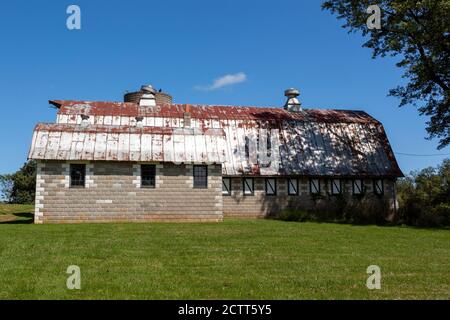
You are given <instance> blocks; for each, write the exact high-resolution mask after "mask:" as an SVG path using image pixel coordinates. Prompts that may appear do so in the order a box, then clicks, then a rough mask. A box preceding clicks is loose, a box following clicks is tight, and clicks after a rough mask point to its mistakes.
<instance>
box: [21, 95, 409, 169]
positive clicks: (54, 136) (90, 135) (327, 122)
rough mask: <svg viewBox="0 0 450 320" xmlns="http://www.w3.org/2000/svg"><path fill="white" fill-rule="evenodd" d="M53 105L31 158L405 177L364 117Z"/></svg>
mask: <svg viewBox="0 0 450 320" xmlns="http://www.w3.org/2000/svg"><path fill="white" fill-rule="evenodd" d="M50 103H51V104H53V105H54V106H56V107H57V108H58V109H59V110H58V115H57V123H56V124H38V125H37V126H36V128H35V130H34V135H33V143H32V147H31V150H30V153H29V158H31V159H45V160H99V161H143V162H152V161H168V162H176V163H180V162H183V163H222V164H223V166H222V168H223V175H263V176H276V175H302V176H338V177H354V176H358V177H400V176H402V172H401V171H400V169H399V167H398V165H397V162H396V159H395V157H394V154H393V152H392V149H391V147H390V144H389V141H388V139H387V137H386V133H385V131H384V129H383V126H382V124H381V123H380V122H378V121H377V120H375V119H374V118H372V117H371V116H369V115H368V114H367V113H365V112H363V111H347V110H318V109H315V110H312V109H307V110H302V111H300V112H290V111H286V110H284V109H282V108H262V107H238V106H199V105H185V104H167V105H161V106H155V107H142V106H139V105H138V104H135V103H129V102H126V103H121V102H88V101H60V100H55V101H50ZM266 147H268V148H266Z"/></svg>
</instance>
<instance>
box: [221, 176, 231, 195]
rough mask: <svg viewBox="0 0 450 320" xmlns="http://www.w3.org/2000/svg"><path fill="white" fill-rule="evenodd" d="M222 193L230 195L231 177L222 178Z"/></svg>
mask: <svg viewBox="0 0 450 320" xmlns="http://www.w3.org/2000/svg"><path fill="white" fill-rule="evenodd" d="M222 195H224V196H230V195H231V179H230V178H222Z"/></svg>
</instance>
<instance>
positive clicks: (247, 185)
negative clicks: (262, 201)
mask: <svg viewBox="0 0 450 320" xmlns="http://www.w3.org/2000/svg"><path fill="white" fill-rule="evenodd" d="M243 187H244V196H252V195H254V194H255V183H254V180H253V178H244V182H243Z"/></svg>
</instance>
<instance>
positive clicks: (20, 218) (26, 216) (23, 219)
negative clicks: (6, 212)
mask: <svg viewBox="0 0 450 320" xmlns="http://www.w3.org/2000/svg"><path fill="white" fill-rule="evenodd" d="M11 216H15V217H16V218H15V219H11V220H6V221H0V224H31V223H33V220H34V215H33V214H32V213H30V212H17V213H13V214H12V215H11Z"/></svg>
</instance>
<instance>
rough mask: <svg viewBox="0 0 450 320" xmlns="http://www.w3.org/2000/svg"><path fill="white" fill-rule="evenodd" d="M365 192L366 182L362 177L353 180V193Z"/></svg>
mask: <svg viewBox="0 0 450 320" xmlns="http://www.w3.org/2000/svg"><path fill="white" fill-rule="evenodd" d="M363 192H364V183H363V181H362V180H361V179H356V180H353V194H362V193H363Z"/></svg>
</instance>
